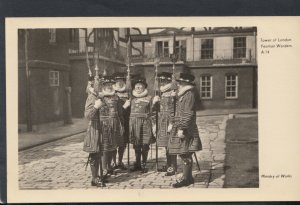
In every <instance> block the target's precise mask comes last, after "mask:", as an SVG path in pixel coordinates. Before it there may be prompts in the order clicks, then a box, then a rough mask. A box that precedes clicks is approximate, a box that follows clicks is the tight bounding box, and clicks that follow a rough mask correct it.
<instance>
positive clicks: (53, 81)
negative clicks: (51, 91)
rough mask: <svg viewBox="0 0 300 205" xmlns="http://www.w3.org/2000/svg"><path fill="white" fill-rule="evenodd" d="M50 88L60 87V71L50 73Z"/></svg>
mask: <svg viewBox="0 0 300 205" xmlns="http://www.w3.org/2000/svg"><path fill="white" fill-rule="evenodd" d="M49 85H50V87H54V86H59V71H49Z"/></svg>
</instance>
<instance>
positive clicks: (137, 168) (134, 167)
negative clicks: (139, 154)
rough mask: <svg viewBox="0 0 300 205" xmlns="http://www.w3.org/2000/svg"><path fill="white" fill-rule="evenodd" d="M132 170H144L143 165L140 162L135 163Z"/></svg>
mask: <svg viewBox="0 0 300 205" xmlns="http://www.w3.org/2000/svg"><path fill="white" fill-rule="evenodd" d="M130 171H131V172H135V171H142V167H141V165H140V164H139V165H138V164H136V163H135V164H134V166H133V168H131V169H130Z"/></svg>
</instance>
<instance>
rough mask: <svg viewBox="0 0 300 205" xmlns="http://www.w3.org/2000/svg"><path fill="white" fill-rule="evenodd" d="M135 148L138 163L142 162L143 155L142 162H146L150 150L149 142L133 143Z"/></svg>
mask: <svg viewBox="0 0 300 205" xmlns="http://www.w3.org/2000/svg"><path fill="white" fill-rule="evenodd" d="M133 149H134V152H135V158H136V164H137V165H140V164H141V157H142V163H143V164H146V162H147V158H148V152H149V150H150V145H149V144H143V145H133Z"/></svg>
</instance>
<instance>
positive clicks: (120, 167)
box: [117, 162, 127, 170]
mask: <svg viewBox="0 0 300 205" xmlns="http://www.w3.org/2000/svg"><path fill="white" fill-rule="evenodd" d="M117 169H121V170H127V167H126V166H125V165H124V163H123V162H121V163H119V164H118V165H117Z"/></svg>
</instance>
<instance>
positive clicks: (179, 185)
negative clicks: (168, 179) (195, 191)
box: [172, 179, 194, 188]
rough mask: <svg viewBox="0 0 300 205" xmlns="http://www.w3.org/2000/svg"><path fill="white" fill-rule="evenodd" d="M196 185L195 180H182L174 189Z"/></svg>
mask: <svg viewBox="0 0 300 205" xmlns="http://www.w3.org/2000/svg"><path fill="white" fill-rule="evenodd" d="M193 183H194V179H193V181H191V180H186V179H181V180H180V181H178V182H177V183H175V184H173V185H172V186H173V188H180V187H185V186H189V185H191V184H193Z"/></svg>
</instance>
